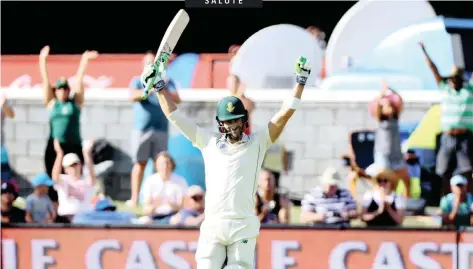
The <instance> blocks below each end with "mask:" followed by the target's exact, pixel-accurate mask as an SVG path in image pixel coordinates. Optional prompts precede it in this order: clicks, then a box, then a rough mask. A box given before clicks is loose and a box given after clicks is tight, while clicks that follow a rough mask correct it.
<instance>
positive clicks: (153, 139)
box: [0, 26, 473, 226]
mask: <svg viewBox="0 0 473 269" xmlns="http://www.w3.org/2000/svg"><path fill="white" fill-rule="evenodd" d="M307 30H308V31H309V32H310V33H312V34H313V36H314V38H317V40H318V44H319V45H320V46H321V47H322V48H324V47H325V42H324V38H325V34H324V33H323V32H322V31H321V30H319V29H318V28H316V27H313V26H311V27H309V28H308V29H307ZM237 50H238V46H236V45H234V46H231V47H230V49H229V54H231V55H235V54H236V52H237ZM419 53H424V55H425V58H426V61H427V63H428V65H429V67H430V68H431V70H432V72H433V74H434V76H435V78H436V80H437V83H438V85H439V88H440V89H441V90H443V91H445V92H447V96H446V97H445V98H444V99H443V100H442V102H441V106H442V114H441V123H442V130H443V133H442V134H441V135H440V146H439V150H438V153H437V162H436V165H435V169H432V168H430V167H423V166H422V165H421V164H420V163H419V157H417V155H416V153H415V152H414V151H411V150H408V151H407V152H406V153H404V152H403V151H402V150H401V139H400V134H399V121H400V119H401V117H402V109H403V100H402V97H401V96H400V95H399V94H398V93H397V92H396V91H395V90H394V89H392V88H390V87H389V86H388V85H383V86H382V87H380V88H381V93H380V96H379V98H377V99H376V100H375V101H374V102H373V107H372V109H371V111H372V116H373V117H374V118H375V119H376V120H377V122H378V125H377V129H376V131H375V132H374V134H375V141H374V150H373V156H374V164H373V165H371V166H370V167H368V168H366V169H362V168H360V167H358V165H357V164H356V160H354V159H353V157H352V156H348V157H347V156H345V157H346V158H345V159H346V160H347V166H348V167H349V169H350V170H351V173H350V175H349V178H348V179H344V178H342V177H341V175H340V174H341V173H340V171H337V170H336V169H335V168H333V167H327V168H326V170H325V172H324V173H323V175H322V176H321V178H320V181H319V182H320V185H319V186H317V187H315V188H313V189H311V190H308V191H307V193H305V195H304V198H303V199H302V201H295V200H294V199H291V198H292V197H289V195H288V194H287V193H285V192H284V191H283V188H281V186H280V177H281V175H284V174H286V173H287V171H288V166H289V160H288V159H289V158H288V152H287V150H286V148H285V146H284V143H283V142H281V141H280V142H277V143H275V144H274V145H273V146H272V147H271V148H270V149H269V151H268V153H267V155H266V158H265V161H264V163H263V170H262V171H261V173H260V174H259V176H258V189H257V193H256V197H255V201H256V207H255V214H256V215H257V216H258V217H259V219H260V220H261V223H263V224H290V223H291V219H293V218H294V216H291V214H294V213H297V212H298V211H297V210H294V209H295V208H296V207H298V203H300V204H301V206H300V213H297V214H300V222H302V223H305V224H308V225H344V226H348V225H350V223H351V222H352V220H356V219H359V220H361V221H362V222H364V223H366V225H367V226H398V225H402V223H403V222H404V218H405V217H406V216H409V215H425V214H427V213H426V211H425V207H426V206H434V207H438V211H437V212H435V213H434V214H431V215H435V217H436V218H439V219H441V220H442V224H443V225H452V224H453V225H466V226H469V225H473V215H472V212H473V194H472V193H473V182H472V172H473V169H472V163H473V83H472V81H471V80H470V81H464V79H463V75H464V74H463V72H464V71H463V70H462V69H461V68H458V67H455V68H454V69H453V71H452V73H451V75H450V76H448V77H442V76H441V75H440V74H439V72H438V69H437V67H436V66H435V64H434V59H430V57H429V55H428V53H427V50H426V48H425V46H424V44H423V43H420V48H419ZM48 55H49V47H48V46H46V47H44V48H43V49H42V50H41V52H40V56H39V59H40V61H39V63H40V71H41V76H42V79H43V90H44V99H43V100H44V106H45V109H47V110H48V112H49V125H50V137H49V138H48V144H47V148H46V150H45V153H44V161H45V170H44V171H45V172H44V173H40V174H37V175H36V176H35V177H34V178H33V179H31V185H32V186H33V189H34V190H33V192H32V193H31V194H30V195H28V196H27V197H26V198H24V199H23V198H20V197H18V186H17V185H16V183H15V179H14V175H13V174H12V173H11V171H10V167H9V165H8V163H2V184H1V189H2V192H1V214H2V223H24V222H26V223H80V224H88V223H90V224H131V223H133V224H151V223H157V224H163V225H188V226H198V225H199V224H200V223H201V222H202V221H203V219H204V214H203V212H204V208H205V203H204V202H205V201H204V197H205V192H204V189H203V188H202V187H201V186H197V185H192V186H188V183H187V182H188V180H187V179H185V178H183V177H181V176H179V175H178V174H176V173H175V172H174V169H175V167H176V165H175V161H174V160H173V158H172V156H171V155H170V154H169V153H168V152H167V151H166V150H167V144H168V131H169V130H168V121H167V119H166V117H165V116H164V114H163V112H162V110H161V108H160V106H159V102H158V100H157V98H156V97H155V96H154V95H152V96H150V97H149V98H148V99H147V100H144V101H143V100H142V99H141V93H142V91H143V85H142V83H141V81H140V79H139V76H138V77H134V78H132V79H131V82H130V102H131V103H132V105H133V113H134V123H135V124H134V130H132V131H131V132H130V137H131V141H132V143H131V149H132V150H131V155H132V156H131V157H132V160H133V164H134V165H133V168H132V171H131V179H130V182H131V194H130V200H128V201H126V203H125V205H126V207H127V208H136V207H138V204H139V193H140V188H141V191H142V193H143V194H144V204H143V206H142V208H141V209H142V210H141V214H139V215H137V214H135V213H132V212H130V211H127V210H119V209H118V207H117V205H115V204H114V203H115V202H114V201H112V200H111V199H110V198H108V197H106V196H105V194H104V193H103V190H101V189H100V188H97V187H96V185H97V184H98V183H97V181H98V179H97V175H96V173H95V170H96V164H97V163H98V159H100V158H103V156H100V154H101V152H100V150H99V149H98V148H99V146H98V145H99V144H100V143H98V142H99V141H98V140H94V139H93V138H89V140H87V141H85V140H83V137H82V135H81V133H80V113H81V108H82V107H83V105H84V102H86V101H87V100H84V86H83V83H82V78H83V76H84V74H85V73H86V70H87V64H88V62H89V61H91V60H93V59H95V58H96V57H97V56H98V53H97V52H96V51H86V52H85V53H84V54H83V56H82V60H81V62H80V64H79V67H78V70H77V78H78V79H77V83H76V85H72V86H73V87H71V85H69V82H68V81H67V80H66V79H65V78H60V79H59V80H58V81H57V82H56V83H55V84H54V85H52V84H51V82H50V81H49V75H48V69H47V59H48ZM154 56H155V55H154V53H153V52H147V53H146V54H145V56H144V58H143V64H145V65H146V64H147V63H149V62H150V61H152V60H153V59H154ZM322 77H323V75H322ZM228 88H229V91H230V92H229V93H230V94H232V95H235V96H238V97H240V98H241V99H242V101H243V102H244V104H245V106H246V108H247V110H248V111H249V113H250V128H249V129H248V130H247V131H248V132H251V112H252V111H253V110H254V108H255V103H254V101H252V100H250V99H249V98H247V97H246V96H245V94H244V89H245V86H244V85H243V83H242V82H241V81H240V80H239V78H238V77H237V76H233V75H232V76H230V77H229V79H228ZM165 90H166V91H169V93H170V94H171V96H172V98H173V101H174V102H175V103H177V104H178V103H180V102H181V100H180V97H179V93H178V89H177V87H176V85H175V83H174V82H173V81H172V80H167V81H166V87H165ZM0 101H1V108H2V109H1V121H2V139H1V143H2V160H4V159H6V158H4V156H6V154H7V149H6V147H5V145H4V141H5V138H4V137H5V134H4V121H5V118H6V117H8V118H11V119H13V120H14V116H15V114H14V107H12V105H11V103H10V102H9V101H8V100H7V99H6V98H5V96H4V95H3V94H2V95H1V99H0ZM102 153H103V152H102ZM150 158H151V159H153V161H154V166H155V171H156V173H155V174H153V175H151V176H150V177H149V178H148V179H147V180H146V181H145V183H144V184H142V179H143V175H144V171H145V167H146V164H147V162H148V160H149V159H150ZM358 182H365V183H367V184H368V186H369V187H368V189H367V190H366V192H365V193H364V195H362V196H361V197H359V196H358V190H357V187H358V184H357V183H358ZM344 185H348V186H349V187H348V188H343V187H342V186H344ZM16 200H23V204H24V205H23V206H22V208H20V207H18V206H17V204H18V201H16ZM15 201H16V202H15ZM297 217H299V216H297ZM432 218H434V216H432Z"/></svg>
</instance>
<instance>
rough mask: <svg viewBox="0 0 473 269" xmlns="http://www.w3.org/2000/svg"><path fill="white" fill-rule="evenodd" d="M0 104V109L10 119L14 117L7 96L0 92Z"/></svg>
mask: <svg viewBox="0 0 473 269" xmlns="http://www.w3.org/2000/svg"><path fill="white" fill-rule="evenodd" d="M0 105H1V109H2V111H3V113H5V115H6V116H7V117H9V118H11V119H12V118H14V117H15V111H14V110H13V108H12V107H11V106H10V104H9V103H8V101H7V98H6V96H5V94H4V93H0Z"/></svg>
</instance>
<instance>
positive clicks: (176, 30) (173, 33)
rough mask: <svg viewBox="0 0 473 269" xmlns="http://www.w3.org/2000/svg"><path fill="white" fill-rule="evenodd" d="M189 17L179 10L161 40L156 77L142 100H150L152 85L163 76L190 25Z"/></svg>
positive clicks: (155, 59)
mask: <svg viewBox="0 0 473 269" xmlns="http://www.w3.org/2000/svg"><path fill="white" fill-rule="evenodd" d="M189 20H190V18H189V15H188V14H187V12H186V11H185V10H184V9H181V10H179V12H177V14H176V16H174V19H173V20H172V21H171V24H169V26H168V29H167V30H166V33H165V34H164V37H163V39H162V40H161V44H160V45H159V48H158V51H157V53H156V57H155V58H154V63H155V64H154V68H155V71H156V76H154V77H153V78H152V80H151V82H150V83H148V85H147V86H146V89H145V90H144V92H143V94H142V95H141V98H142V99H143V100H145V99H146V98H148V95H149V92H150V89H151V85H153V84H154V82H155V80H156V77H157V76H161V75H162V73H163V72H164V70H165V69H166V65H167V63H168V60H169V57H171V54H172V51H173V50H174V47H176V44H177V41H178V40H179V38H180V37H181V35H182V33H183V32H184V29H186V26H187V24H188V23H189Z"/></svg>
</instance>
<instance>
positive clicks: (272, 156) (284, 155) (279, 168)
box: [263, 139, 289, 190]
mask: <svg viewBox="0 0 473 269" xmlns="http://www.w3.org/2000/svg"><path fill="white" fill-rule="evenodd" d="M288 166H289V156H288V152H287V150H286V147H285V146H284V144H283V143H282V140H281V139H278V140H277V141H276V142H275V143H274V144H273V145H272V146H271V147H270V148H269V149H268V151H267V152H266V155H265V157H264V161H263V168H264V169H266V170H269V171H270V172H271V173H272V174H273V176H274V180H275V183H274V184H275V188H276V190H279V177H280V176H281V174H283V173H284V174H287V171H288Z"/></svg>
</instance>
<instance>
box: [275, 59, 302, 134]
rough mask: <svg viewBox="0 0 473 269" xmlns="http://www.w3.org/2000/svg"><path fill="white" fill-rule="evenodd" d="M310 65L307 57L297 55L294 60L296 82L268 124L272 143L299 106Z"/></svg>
mask: <svg viewBox="0 0 473 269" xmlns="http://www.w3.org/2000/svg"><path fill="white" fill-rule="evenodd" d="M310 70H311V67H310V65H309V63H308V62H307V58H305V57H299V58H298V59H297V62H296V75H297V77H296V81H297V84H296V86H295V87H294V89H293V90H292V95H291V96H290V97H289V98H288V99H286V100H284V103H283V105H282V107H281V109H280V110H279V112H278V113H276V115H275V116H274V117H273V118H272V119H271V121H270V122H269V124H268V128H269V136H270V138H271V141H272V142H273V143H274V142H275V141H276V140H277V139H278V137H279V136H280V135H281V133H282V131H283V130H284V127H285V126H286V124H287V122H288V120H289V119H290V118H291V117H292V115H293V114H294V112H296V109H297V108H298V107H299V104H300V101H301V96H302V91H303V90H304V87H305V83H306V82H307V79H308V78H309V75H310Z"/></svg>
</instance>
